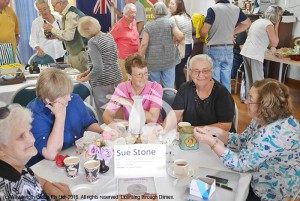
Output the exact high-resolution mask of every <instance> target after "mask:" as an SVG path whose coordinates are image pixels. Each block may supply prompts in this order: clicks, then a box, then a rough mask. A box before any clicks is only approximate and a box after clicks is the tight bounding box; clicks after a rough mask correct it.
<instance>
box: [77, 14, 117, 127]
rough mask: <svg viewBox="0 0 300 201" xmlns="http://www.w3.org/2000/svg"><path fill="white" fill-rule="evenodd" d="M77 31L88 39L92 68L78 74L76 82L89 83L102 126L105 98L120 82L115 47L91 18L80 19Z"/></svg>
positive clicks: (107, 34)
mask: <svg viewBox="0 0 300 201" xmlns="http://www.w3.org/2000/svg"><path fill="white" fill-rule="evenodd" d="M78 31H79V33H80V34H81V35H82V36H83V37H85V38H87V39H89V41H88V47H89V49H88V53H89V55H90V58H91V60H92V64H93V66H92V68H91V69H89V70H87V71H85V72H84V73H81V74H79V75H78V76H77V80H79V81H82V82H86V81H90V83H91V86H92V91H93V94H94V101H95V105H96V111H97V114H98V118H99V123H100V124H102V123H103V120H102V115H103V112H104V107H105V104H106V103H107V102H108V101H109V99H107V97H106V96H107V95H108V94H113V93H114V91H115V87H116V86H117V84H118V83H119V82H120V81H121V80H122V74H121V70H120V66H119V63H118V50H117V45H116V43H115V41H114V38H113V36H112V35H111V34H110V33H103V32H101V25H100V24H99V21H98V20H97V19H95V18H93V17H90V16H85V17H82V18H80V19H79V21H78Z"/></svg>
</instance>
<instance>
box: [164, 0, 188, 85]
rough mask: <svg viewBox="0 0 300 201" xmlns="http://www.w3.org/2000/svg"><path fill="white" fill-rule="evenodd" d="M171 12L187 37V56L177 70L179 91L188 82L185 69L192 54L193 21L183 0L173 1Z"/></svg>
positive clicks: (173, 18) (170, 7) (176, 82)
mask: <svg viewBox="0 0 300 201" xmlns="http://www.w3.org/2000/svg"><path fill="white" fill-rule="evenodd" d="M169 10H170V13H171V15H172V17H171V19H172V20H173V21H175V23H176V25H177V26H178V28H179V30H180V31H181V32H183V33H184V35H185V56H184V58H182V57H181V62H180V63H179V64H177V65H176V68H175V85H176V89H177V90H178V89H179V87H180V86H181V84H182V83H184V82H185V81H186V79H185V76H184V71H183V69H184V67H185V65H186V62H187V60H188V57H189V56H190V55H191V53H192V43H193V37H192V21H191V16H190V15H189V14H188V13H187V12H186V10H185V6H184V1H183V0H171V1H170V3H169Z"/></svg>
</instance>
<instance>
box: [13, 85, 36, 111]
mask: <svg viewBox="0 0 300 201" xmlns="http://www.w3.org/2000/svg"><path fill="white" fill-rule="evenodd" d="M35 97H36V93H35V84H28V85H25V86H23V87H21V88H19V89H18V90H17V91H16V92H14V94H13V95H12V97H11V100H10V103H19V104H20V105H22V106H24V107H26V106H27V104H28V103H29V102H30V101H32V100H33V99H34V98H35Z"/></svg>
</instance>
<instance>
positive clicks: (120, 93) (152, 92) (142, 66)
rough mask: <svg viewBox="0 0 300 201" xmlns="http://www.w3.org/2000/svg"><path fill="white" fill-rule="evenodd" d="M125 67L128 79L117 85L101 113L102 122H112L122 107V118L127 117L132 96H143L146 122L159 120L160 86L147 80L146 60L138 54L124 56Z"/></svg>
mask: <svg viewBox="0 0 300 201" xmlns="http://www.w3.org/2000/svg"><path fill="white" fill-rule="evenodd" d="M125 68H126V72H127V73H128V77H129V81H127V82H123V83H121V84H119V85H118V87H117V88H116V90H115V92H114V94H113V96H112V97H111V99H110V101H109V103H108V104H107V107H106V109H105V111H104V113H103V120H104V123H106V124H107V125H108V124H110V123H114V117H115V115H116V113H117V111H118V110H119V109H120V108H121V107H123V112H124V119H125V120H128V119H129V113H130V111H131V106H132V105H133V96H143V107H144V110H145V115H146V123H151V122H161V116H160V110H161V108H162V93H163V90H162V86H161V85H160V84H158V83H157V82H151V81H148V76H149V72H148V68H147V61H146V60H145V59H144V58H143V57H142V56H141V55H139V54H133V55H130V56H128V57H127V58H126V60H125Z"/></svg>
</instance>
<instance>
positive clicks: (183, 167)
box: [174, 159, 189, 175]
mask: <svg viewBox="0 0 300 201" xmlns="http://www.w3.org/2000/svg"><path fill="white" fill-rule="evenodd" d="M188 171H189V163H188V161H187V160H185V159H177V160H175V161H174V174H176V175H187V174H188Z"/></svg>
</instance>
